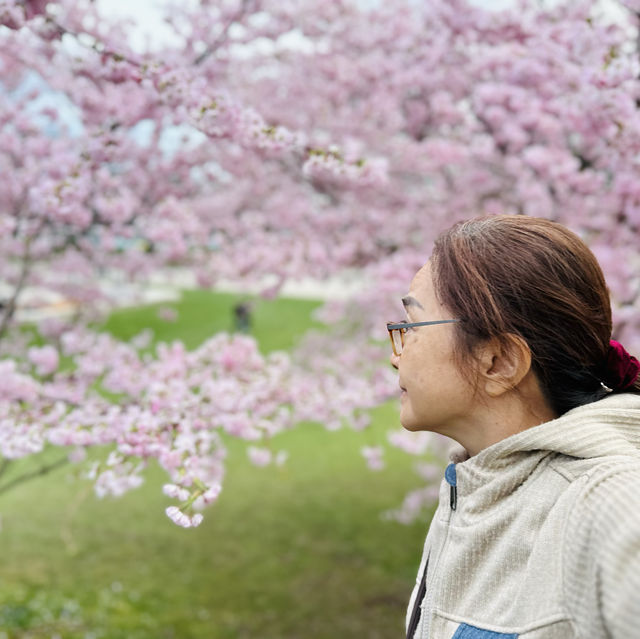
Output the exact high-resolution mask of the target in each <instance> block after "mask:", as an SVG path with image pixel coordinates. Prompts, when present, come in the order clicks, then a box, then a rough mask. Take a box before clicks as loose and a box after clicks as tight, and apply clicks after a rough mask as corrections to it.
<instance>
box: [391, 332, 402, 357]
mask: <svg viewBox="0 0 640 639" xmlns="http://www.w3.org/2000/svg"><path fill="white" fill-rule="evenodd" d="M391 339H392V340H393V348H394V350H395V353H396V355H400V353H402V330H399V329H397V328H396V329H395V330H392V331H391Z"/></svg>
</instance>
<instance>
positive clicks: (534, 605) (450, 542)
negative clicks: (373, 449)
mask: <svg viewBox="0 0 640 639" xmlns="http://www.w3.org/2000/svg"><path fill="white" fill-rule="evenodd" d="M452 459H453V461H454V463H452V464H451V465H450V466H449V467H448V468H447V471H446V473H445V479H444V480H443V482H442V486H441V488H440V503H439V506H438V508H437V510H436V512H435V515H434V517H433V521H432V522H431V527H430V529H429V533H428V535H427V539H426V541H425V547H424V553H423V557H422V562H421V565H420V570H419V572H418V580H417V583H416V588H414V591H413V595H412V597H411V602H410V604H409V609H408V614H407V625H408V623H409V618H410V616H411V611H412V609H413V605H414V601H415V599H416V597H417V593H418V584H419V582H420V580H421V577H422V573H423V571H424V568H425V565H426V563H427V558H428V570H427V578H426V595H425V596H424V598H423V599H422V602H421V604H420V607H421V614H420V621H419V623H418V627H417V630H416V633H415V635H414V637H415V638H417V639H516V638H518V637H520V638H522V639H577V638H580V639H640V396H638V395H633V394H621V395H611V396H609V397H607V398H605V399H603V400H601V401H599V402H595V403H593V404H588V405H586V406H581V407H579V408H576V409H574V410H572V411H570V412H568V413H566V414H565V415H563V416H562V417H560V418H558V419H556V420H553V421H551V422H547V423H544V424H541V425H540V426H536V427H534V428H530V429H528V430H526V431H523V432H521V433H518V434H516V435H513V436H511V437H508V438H507V439H504V440H502V441H500V442H498V443H496V444H494V445H493V446H490V447H488V448H486V449H484V450H482V451H481V452H480V453H478V454H477V455H475V456H474V457H471V458H469V457H468V455H466V453H464V454H457V455H454V456H453V457H452Z"/></svg>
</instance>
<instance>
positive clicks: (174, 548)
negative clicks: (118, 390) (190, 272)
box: [0, 291, 426, 639]
mask: <svg viewBox="0 0 640 639" xmlns="http://www.w3.org/2000/svg"><path fill="white" fill-rule="evenodd" d="M237 300H238V297H237V296H234V295H226V294H212V293H208V292H204V291H190V292H186V293H185V294H184V296H183V299H182V301H181V302H177V303H173V304H171V305H170V306H171V307H173V308H175V309H176V310H177V311H178V314H179V319H178V321H177V322H175V323H171V322H166V321H162V320H160V319H159V318H158V317H157V310H158V306H149V307H144V308H135V309H126V310H121V311H118V312H117V313H114V314H113V315H112V317H111V318H110V319H109V321H108V322H107V324H106V328H107V329H108V330H110V331H112V332H113V333H115V334H117V335H118V336H120V337H124V338H126V337H130V336H132V335H134V334H136V333H137V332H139V331H140V330H141V329H142V328H145V327H146V326H152V328H154V330H155V332H156V337H157V339H159V340H163V341H166V340H172V339H178V338H179V339H183V340H184V341H185V342H186V343H187V345H188V346H190V347H194V346H196V345H197V344H198V343H200V342H201V341H202V340H203V339H205V338H206V337H207V336H209V335H210V334H211V333H212V332H215V331H219V330H229V328H230V327H231V321H230V318H231V308H232V305H233V304H234V302H235V301H237ZM316 306H317V303H315V302H309V301H300V300H277V301H273V302H266V301H260V302H257V303H256V307H255V314H254V315H255V317H254V328H253V333H254V334H255V335H256V337H257V338H258V339H259V341H260V344H261V348H262V349H263V350H264V351H269V350H273V349H276V348H290V347H291V346H292V345H293V344H294V343H295V340H296V339H297V338H298V337H299V336H300V334H301V333H302V332H304V331H305V330H306V329H307V328H309V327H310V326H312V325H313V322H312V320H311V318H310V313H311V312H312V310H313V309H314V308H315V307H316ZM397 424H398V417H397V407H396V405H395V403H391V404H388V405H385V406H382V407H380V408H378V409H376V410H375V411H374V420H373V425H372V427H371V428H370V429H368V430H367V431H365V432H364V433H356V432H353V431H350V430H348V429H344V430H342V431H338V432H334V433H330V432H327V431H326V430H324V429H323V428H322V427H321V426H319V425H317V424H308V425H302V426H300V427H298V428H297V429H295V430H292V431H289V432H287V433H283V434H281V435H278V436H277V438H276V441H275V442H274V444H275V446H276V447H277V448H278V449H280V448H283V449H286V450H287V451H288V452H289V454H290V456H289V460H288V462H287V464H286V465H285V466H284V467H282V468H276V467H268V468H263V469H259V468H255V467H253V466H252V465H251V464H250V463H249V462H248V461H247V459H246V453H245V451H244V444H243V442H238V441H233V440H231V441H229V440H228V445H229V459H228V472H227V477H226V481H225V486H224V490H223V492H222V494H221V496H220V498H219V500H218V502H217V504H215V505H214V506H213V507H211V508H209V509H208V510H207V511H205V521H204V523H203V524H202V525H201V526H200V527H199V528H197V529H190V530H184V529H180V528H178V527H177V526H175V525H174V524H172V523H171V522H170V520H169V519H168V518H167V517H166V516H165V514H164V508H165V507H166V506H167V505H169V503H170V501H169V500H168V499H166V498H165V497H164V496H163V495H162V493H161V486H162V484H163V483H164V482H165V475H164V473H163V471H162V470H161V469H159V468H156V467H152V468H150V469H149V472H148V473H147V475H146V482H145V484H144V485H143V487H142V488H140V489H138V490H136V491H133V492H131V493H129V494H127V495H126V496H125V497H123V498H121V499H117V500H116V499H106V500H98V499H97V498H95V496H94V495H93V493H92V492H91V487H90V485H89V483H88V482H85V481H83V480H78V479H75V478H73V477H72V470H71V467H65V468H61V469H58V470H56V471H54V472H53V473H51V474H49V475H47V476H43V477H40V478H37V479H35V480H31V481H29V482H26V483H23V484H21V485H19V486H17V487H16V488H14V489H13V490H11V491H9V492H7V493H5V494H3V495H0V516H1V517H2V531H1V532H0V542H1V544H2V552H1V553H0V639H1V638H16V639H17V638H21V639H26V638H38V639H40V638H45V637H47V638H54V637H60V638H64V639H67V638H69V639H75V638H80V637H83V638H87V639H89V638H95V639H98V638H109V639H111V638H113V639H116V638H118V639H119V638H123V639H124V638H125V637H126V638H131V639H138V638H145V639H146V638H149V639H151V638H158V639H164V638H166V639H169V638H177V639H183V638H184V639H189V638H203V639H205V638H206V639H223V638H229V639H231V638H239V639H240V638H249V637H251V638H255V639H293V638H300V639H302V638H304V639H325V638H326V639H330V638H340V639H343V638H344V639H348V638H351V637H353V638H356V637H357V638H367V639H369V638H370V639H378V638H379V639H383V638H389V639H392V638H396V637H400V636H402V635H403V623H404V613H405V609H406V603H407V601H408V597H409V594H410V592H411V588H412V585H413V582H414V579H415V572H416V569H417V562H418V560H419V557H420V551H421V547H422V543H423V539H424V534H425V530H426V524H425V522H424V521H423V522H419V523H416V524H413V525H411V526H403V525H400V524H398V523H395V522H392V521H387V520H383V519H382V518H381V513H383V512H384V511H385V510H387V509H390V508H395V507H397V506H398V505H399V503H400V501H401V499H402V497H403V495H404V494H405V493H406V492H407V491H408V490H410V489H411V488H413V487H415V486H416V485H417V479H416V476H415V475H414V474H413V472H412V471H411V465H412V460H411V459H410V458H408V457H407V456H405V455H404V454H402V453H401V452H399V451H396V450H393V449H390V450H389V451H388V454H387V468H386V469H385V470H383V471H381V472H376V473H374V472H371V471H369V470H368V469H367V468H366V466H365V463H364V460H363V459H362V457H361V455H360V448H361V446H363V445H366V444H369V445H371V444H375V443H382V442H384V441H386V431H387V429H388V428H389V427H396V426H397ZM59 454H60V451H55V450H50V451H47V452H46V453H45V454H44V457H45V458H49V459H55V458H56V457H57V456H58V455H59ZM35 462H36V460H25V462H21V463H20V464H17V467H16V468H12V469H11V470H12V472H13V473H14V474H15V473H18V472H20V471H22V470H24V468H25V467H32V466H34V464H35Z"/></svg>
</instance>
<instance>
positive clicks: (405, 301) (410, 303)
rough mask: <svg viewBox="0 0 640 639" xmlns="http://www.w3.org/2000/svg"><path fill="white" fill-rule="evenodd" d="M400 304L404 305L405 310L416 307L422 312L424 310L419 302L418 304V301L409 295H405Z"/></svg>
mask: <svg viewBox="0 0 640 639" xmlns="http://www.w3.org/2000/svg"><path fill="white" fill-rule="evenodd" d="M402 303H403V304H404V307H405V308H407V307H408V306H417V307H418V308H422V310H424V308H423V307H422V304H420V302H418V300H417V299H416V298H415V297H411V295H407V296H406V297H403V298H402Z"/></svg>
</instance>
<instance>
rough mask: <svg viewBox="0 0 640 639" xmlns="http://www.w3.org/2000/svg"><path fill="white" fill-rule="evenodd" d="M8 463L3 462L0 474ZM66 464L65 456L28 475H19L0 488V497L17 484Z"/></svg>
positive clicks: (67, 460)
mask: <svg viewBox="0 0 640 639" xmlns="http://www.w3.org/2000/svg"><path fill="white" fill-rule="evenodd" d="M8 462H9V460H4V462H3V465H2V467H1V469H0V470H1V472H4V470H5V469H6V466H7V465H8ZM68 463H69V459H68V457H67V456H66V455H65V456H64V457H62V458H60V459H58V460H57V461H55V462H52V463H51V464H46V465H44V466H41V467H40V468H38V469H37V470H33V471H31V472H30V473H25V474H24V475H20V476H18V477H16V478H15V479H12V480H11V481H10V482H7V483H6V484H5V485H4V486H0V495H1V494H2V493H6V492H7V491H9V490H11V489H12V488H14V487H15V486H18V485H19V484H22V483H24V482H25V481H29V480H30V479H35V478H36V477H41V476H42V475H47V474H48V473H50V472H51V471H52V470H55V469H56V468H60V467H61V466H64V465H65V464H68ZM0 474H1V473H0Z"/></svg>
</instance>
